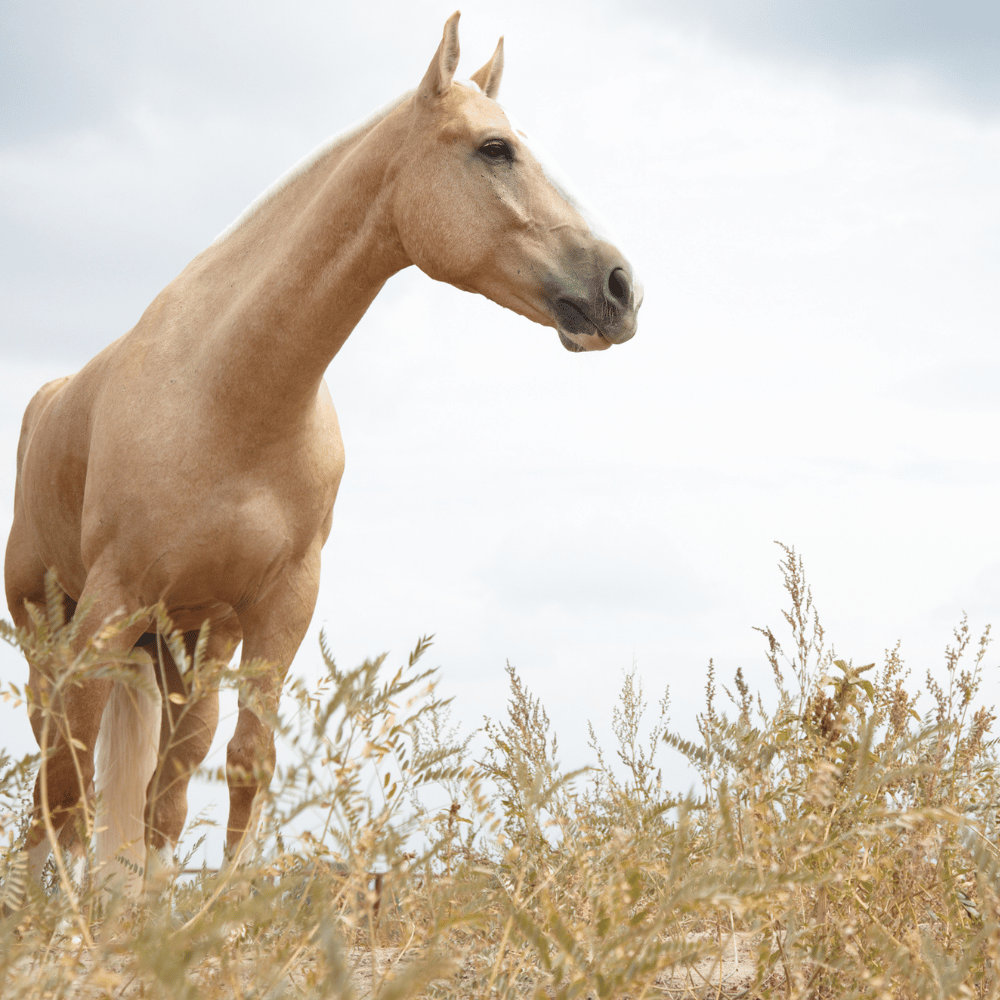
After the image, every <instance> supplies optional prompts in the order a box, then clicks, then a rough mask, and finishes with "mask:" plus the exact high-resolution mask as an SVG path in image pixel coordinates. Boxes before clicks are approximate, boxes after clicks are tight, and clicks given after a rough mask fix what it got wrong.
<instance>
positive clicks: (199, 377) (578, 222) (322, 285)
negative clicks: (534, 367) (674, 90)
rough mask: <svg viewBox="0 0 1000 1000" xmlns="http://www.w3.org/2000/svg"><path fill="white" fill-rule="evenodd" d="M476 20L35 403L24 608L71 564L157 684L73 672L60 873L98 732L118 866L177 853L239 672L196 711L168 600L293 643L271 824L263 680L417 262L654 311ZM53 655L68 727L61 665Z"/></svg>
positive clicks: (435, 273) (573, 304) (239, 632)
mask: <svg viewBox="0 0 1000 1000" xmlns="http://www.w3.org/2000/svg"><path fill="white" fill-rule="evenodd" d="M458 20H459V13H458V12H456V13H455V14H453V15H452V16H451V17H450V18H449V19H448V20H447V22H446V23H445V26H444V31H443V34H442V38H441V42H440V44H439V45H438V47H437V51H436V52H435V54H434V56H433V58H432V59H431V62H430V66H429V67H428V69H427V72H426V73H425V75H424V76H423V79H422V80H421V81H420V84H419V86H417V88H416V89H415V90H413V91H410V92H408V93H406V94H404V95H403V96H402V97H400V98H399V99H397V100H396V101H394V102H393V103H391V104H390V105H388V106H387V107H385V108H383V109H382V110H381V111H379V112H376V113H375V114H374V115H373V116H372V117H370V118H369V119H367V120H366V121H365V122H364V123H362V124H361V125H359V126H358V127H356V128H354V129H353V130H351V131H349V132H347V133H345V134H342V135H340V136H339V137H337V138H334V139H332V140H330V141H329V142H327V143H326V144H324V145H323V146H321V147H320V148H319V149H318V150H316V151H315V152H314V153H313V154H312V155H311V156H309V157H308V158H307V159H306V160H305V161H303V162H302V163H301V164H300V165H299V166H298V167H296V168H295V169H294V170H292V171H291V172H290V173H289V174H288V175H286V176H285V177H284V178H283V179H282V180H280V181H279V182H278V183H277V184H276V185H275V186H274V187H273V188H271V189H270V190H268V191H267V192H265V194H264V195H262V196H261V197H260V198H259V199H258V200H257V201H256V202H254V203H253V204H252V205H251V206H250V208H249V209H247V211H246V212H244V214H243V215H242V216H241V217H240V218H239V219H237V221H236V222H235V223H234V224H233V225H232V226H230V227H229V228H228V229H227V230H225V232H223V233H222V234H221V235H220V236H219V237H218V239H216V240H215V242H213V243H212V244H211V245H210V246H209V247H208V248H207V249H206V250H204V251H203V252H202V253H201V254H199V255H198V256H197V257H195V259H194V260H193V261H191V262H190V263H189V264H188V265H187V267H186V268H185V269H184V270H183V271H182V272H181V273H180V275H179V276H178V277H177V278H175V279H174V280H173V281H172V282H170V284H168V285H167V287H166V288H164V289H163V291H161V292H160V293H159V295H157V296H156V298H155V299H154V300H153V302H152V304H151V305H150V306H149V307H148V308H147V309H146V311H145V312H144V313H143V314H142V316H141V318H140V319H139V321H138V322H137V323H136V325H135V326H134V327H133V328H132V329H131V330H130V331H129V332H127V333H126V334H124V335H123V336H122V337H120V338H119V339H118V340H116V341H114V342H113V343H112V344H110V345H109V346H108V347H106V348H104V349H103V350H102V351H101V352H100V353H99V354H97V355H96V356H95V357H94V358H93V359H92V360H91V361H90V362H88V363H87V364H86V365H85V366H84V367H83V368H82V369H81V370H80V371H79V372H77V373H76V374H74V375H71V376H68V377H65V378H62V379H59V380H56V381H54V382H50V383H48V384H47V385H45V386H43V387H42V388H41V389H40V390H39V392H38V393H37V394H36V395H35V397H34V398H33V399H32V400H31V402H30V403H29V405H28V407H27V410H26V412H25V415H24V420H23V424H22V429H21V436H20V441H19V445H18V452H17V481H16V487H15V504H14V519H13V525H12V528H11V532H10V538H9V541H8V544H7V552H6V561H5V583H6V592H7V601H8V605H9V607H10V611H11V614H12V616H13V618H14V622H15V625H17V626H18V627H19V628H23V629H30V628H31V627H32V621H33V618H32V614H31V609H32V608H33V607H38V606H40V605H41V604H42V603H44V601H45V599H46V580H47V578H48V579H49V581H50V583H49V586H50V587H51V586H52V583H51V581H52V580H54V581H55V582H56V583H57V585H58V590H59V599H60V600H61V601H62V602H63V603H64V608H65V613H66V615H68V616H71V623H72V625H73V630H72V636H73V638H72V640H71V644H72V648H73V651H74V652H76V653H79V652H80V651H82V650H83V649H85V648H92V645H91V646H90V647H88V643H91V642H92V640H93V639H94V637H95V636H98V635H99V636H100V640H101V643H102V644H103V645H102V646H101V649H102V650H103V652H102V655H104V656H106V657H108V658H109V659H111V658H113V657H118V660H119V662H120V661H121V659H122V658H123V657H124V658H126V659H128V660H129V662H130V664H131V666H130V667H129V668H128V669H130V670H132V671H134V673H133V674H132V675H130V677H131V676H134V677H136V678H138V679H142V680H144V683H145V688H144V689H142V690H139V688H141V687H142V685H138V686H137V685H136V684H131V685H130V684H128V683H126V682H125V681H123V680H121V679H118V680H115V679H114V677H113V676H108V675H104V676H102V675H101V674H100V673H99V672H98V674H97V675H88V679H86V680H85V681H84V682H82V683H80V684H78V685H76V686H70V687H68V688H67V689H66V690H65V691H63V692H62V694H61V698H60V704H59V706H58V708H59V713H60V714H59V724H58V725H57V726H55V727H54V731H53V732H52V733H51V739H50V740H49V742H50V744H51V745H50V746H48V748H47V753H46V755H45V757H44V759H43V762H42V764H41V766H40V769H39V774H38V777H37V780H36V783H35V789H34V804H33V812H32V820H31V825H30V826H29V828H28V833H27V835H26V840H25V850H26V852H27V861H28V868H29V872H30V875H31V877H32V878H34V879H37V878H38V876H39V874H40V872H41V869H42V867H43V865H44V863H45V861H46V859H47V857H48V855H49V853H50V851H52V850H53V849H54V848H55V847H56V841H58V840H60V839H62V840H63V842H69V843H73V836H72V835H71V834H68V833H67V831H72V830H73V829H77V830H80V829H82V830H88V829H91V827H90V826H88V825H87V822H86V820H87V817H88V816H89V815H90V813H88V812H87V810H88V809H90V808H91V803H92V801H93V797H94V795H95V791H94V787H95V786H94V775H95V744H97V743H98V736H100V745H101V748H102V749H101V752H100V753H99V755H98V761H97V768H96V769H97V779H98V780H97V783H96V796H97V801H98V804H99V807H100V808H101V809H103V812H99V813H98V822H97V823H95V824H93V826H94V828H95V830H96V834H95V844H94V858H95V864H96V865H97V870H99V871H105V872H106V871H110V872H111V873H112V874H111V875H110V876H109V881H110V882H111V883H112V884H113V885H114V886H115V888H116V889H117V890H118V891H121V892H123V893H125V894H127V895H134V894H137V893H139V892H141V891H142V885H143V877H145V878H146V879H147V880H148V879H149V874H150V872H151V871H152V870H154V867H155V865H154V862H155V864H156V865H158V866H159V869H161V870H166V871H169V870H170V865H171V864H172V863H173V862H172V859H173V853H174V850H175V847H176V845H177V842H178V840H179V839H180V835H181V831H182V828H183V826H184V822H185V819H186V814H187V784H188V781H189V779H190V777H191V775H192V774H193V772H194V771H195V769H196V768H197V767H198V766H199V765H200V764H201V762H202V761H203V760H204V758H205V756H206V754H207V753H208V750H209V747H210V745H211V742H212V739H213V736H214V733H215V729H216V726H217V723H218V695H217V692H214V691H213V692H211V693H209V694H207V695H206V696H205V697H203V698H201V699H200V700H198V702H197V704H193V705H186V706H184V708H185V711H183V712H181V711H180V706H179V704H178V703H180V702H184V701H185V698H186V694H187V685H186V683H185V679H184V676H183V673H182V671H183V669H184V668H183V663H184V662H185V658H184V656H183V655H178V656H175V655H172V654H171V651H170V649H169V646H168V645H165V644H164V643H163V642H162V641H160V639H158V636H161V637H162V632H163V627H162V621H163V619H162V618H157V617H156V616H155V615H153V614H151V613H148V612H147V609H150V608H152V607H154V606H159V607H161V608H164V609H165V611H166V614H167V615H169V619H170V621H172V623H173V627H174V628H175V629H176V630H179V632H181V633H183V635H184V642H185V644H186V649H187V651H188V653H189V654H191V653H193V651H194V649H195V645H196V643H197V642H198V637H199V634H204V633H205V632H206V631H207V636H208V638H207V647H206V648H205V653H206V656H207V657H209V658H211V659H214V660H222V661H227V662H228V660H229V659H230V658H231V657H232V655H233V652H234V650H235V648H236V646H237V645H238V643H239V642H241V641H242V644H243V646H242V662H244V663H250V662H253V663H258V662H261V661H263V662H266V663H267V664H268V668H267V669H266V670H264V671H262V672H258V673H256V674H255V675H254V679H253V680H252V682H250V683H249V687H248V689H247V691H246V692H244V693H242V694H241V698H240V704H239V714H238V718H237V722H236V728H235V732H234V734H233V737H232V739H231V740H230V741H229V744H228V746H227V753H226V774H227V782H228V786H229V799H230V802H229V818H228V824H227V830H226V845H225V846H226V857H227V859H229V861H231V862H233V863H239V862H240V861H241V860H245V858H246V856H247V853H248V852H249V851H250V850H251V849H252V846H253V844H254V841H255V836H256V829H257V825H258V813H259V806H260V800H261V798H262V796H261V794H260V793H261V790H262V789H265V788H266V787H267V785H268V783H269V781H270V778H271V775H272V774H273V771H274V766H275V744H274V734H273V728H272V726H271V725H269V724H268V721H267V719H268V717H269V716H268V714H267V712H266V711H262V710H261V706H262V705H263V706H270V707H272V708H276V706H277V702H278V696H279V694H280V691H281V687H282V684H283V682H284V678H285V674H286V672H287V670H288V668H289V665H290V663H291V661H292V658H293V656H294V654H295V652H296V650H297V649H298V647H299V644H300V643H301V642H302V639H303V638H304V636H305V633H306V630H307V628H308V625H309V623H310V620H311V617H312V614H313V610H314V607H315V603H316V597H317V591H318V585H319V574H320V550H321V549H322V547H323V544H324V542H325V541H326V539H327V536H328V535H329V533H330V527H331V519H332V515H333V506H334V501H335V500H336V498H337V490H338V487H339V484H340V479H341V474H342V472H343V468H344V448H343V442H342V440H341V435H340V430H339V427H338V423H337V414H336V411H335V410H334V407H333V403H332V401H331V399H330V394H329V391H328V389H327V387H326V383H325V381H324V378H323V376H324V373H325V371H326V368H327V366H328V365H329V364H330V362H331V361H332V360H333V359H334V358H335V356H336V355H337V352H338V351H339V350H340V348H341V347H342V346H343V344H344V342H345V340H346V339H347V337H348V335H349V334H350V333H351V331H352V330H353V329H354V327H355V326H356V325H357V324H358V322H359V321H360V320H361V318H362V316H363V315H364V313H365V311H366V310H367V308H368V306H369V305H370V304H371V303H372V301H373V300H374V298H375V296H376V295H377V294H378V293H379V291H380V289H381V288H382V286H383V285H384V284H385V282H386V281H387V280H388V279H389V278H390V277H391V276H392V275H393V274H395V273H396V272H397V271H400V270H402V269H403V268H405V267H408V266H410V265H416V266H417V267H419V268H420V269H421V270H422V271H424V272H425V273H426V274H427V275H429V276H430V277H431V278H434V279H436V280H438V281H444V282H448V283H449V284H451V285H454V286H455V287H457V288H459V289H463V290H465V291H469V292H476V293H479V294H482V295H484V296H486V297H488V298H489V299H491V300H493V301H494V302H496V303H498V304H499V305H501V306H505V307H507V308H508V309H511V310H513V311H514V312H517V313H520V314H521V315H523V316H525V317H527V318H528V319H530V320H533V321H534V322H535V323H538V324H541V325H543V326H549V327H554V328H555V330H556V331H557V333H558V336H559V339H560V341H561V342H562V344H563V346H564V347H566V348H567V349H568V350H570V351H573V352H580V351H593V350H606V349H608V348H610V347H611V346H612V345H616V344H622V343H624V342H625V341H627V340H629V339H630V338H631V337H632V336H633V335H634V334H635V332H636V326H637V312H638V309H639V306H640V304H641V301H642V289H641V286H640V284H639V283H638V281H637V280H636V278H635V276H634V275H633V271H632V267H631V265H630V264H629V263H628V261H627V260H626V258H625V257H624V256H623V254H622V253H621V251H620V250H618V249H617V247H616V246H615V245H614V244H613V243H612V242H611V241H610V240H609V239H608V237H607V236H606V235H605V234H604V233H603V232H602V231H601V230H600V228H599V227H598V226H597V225H596V224H595V223H594V222H593V221H592V216H591V215H590V214H589V213H588V212H587V210H586V209H585V208H584V206H583V204H582V202H580V201H579V200H578V199H577V198H576V197H575V196H574V195H573V194H572V193H571V192H570V190H569V188H568V186H567V185H566V183H565V182H564V181H563V180H562V179H561V175H560V174H559V173H558V172H557V171H556V170H555V169H554V168H553V166H552V165H551V164H550V163H549V162H548V161H547V160H546V159H545V157H544V156H543V155H542V154H541V153H540V152H539V150H538V148H536V147H534V146H533V145H532V143H531V141H530V140H529V138H528V136H527V134H526V133H525V132H524V131H523V130H522V129H521V128H520V127H519V126H517V125H516V124H515V122H514V120H513V119H511V118H510V117H509V116H508V114H507V112H506V111H505V110H504V108H503V107H502V106H501V105H500V104H499V103H497V100H496V98H497V94H498V90H499V87H500V80H501V75H502V72H503V38H501V39H500V41H499V43H498V45H497V47H496V50H495V51H494V53H493V55H492V56H491V58H490V60H489V61H488V62H487V63H486V64H485V65H483V66H482V67H481V68H480V69H479V70H477V71H476V72H475V73H473V74H472V77H471V79H469V80H465V81H463V80H456V79H455V72H456V69H457V66H458V60H459V43H458ZM158 623H159V624H158ZM206 625H207V629H203V627H204V626H206ZM109 626H114V627H109ZM153 654H155V666H154V656H153ZM28 659H29V681H28V690H29V693H30V695H31V697H30V698H29V715H30V717H31V723H32V727H33V729H34V732H35V736H36V738H37V739H38V741H39V745H42V739H43V735H44V734H43V729H44V726H43V721H42V719H43V715H44V712H43V710H42V705H43V702H44V696H45V692H46V691H47V690H49V688H48V687H47V685H49V684H50V680H49V679H48V677H47V675H46V669H47V668H46V666H45V664H43V663H39V662H32V658H31V657H30V655H29V657H28ZM178 659H180V661H181V665H179V664H178V662H177V661H178ZM157 695H158V697H157ZM46 732H48V730H46ZM168 737H169V738H168ZM154 788H155V789H156V791H155V794H154V791H153V790H154ZM81 839H82V838H81V837H80V836H78V837H77V846H76V848H75V850H76V857H77V859H78V860H79V859H81V858H83V857H85V854H86V848H84V847H82V846H81V845H80V843H79V841H80V840H81ZM147 860H148V863H149V871H147V872H146V873H145V876H144V875H143V873H144V869H145V868H146V862H147Z"/></svg>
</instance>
